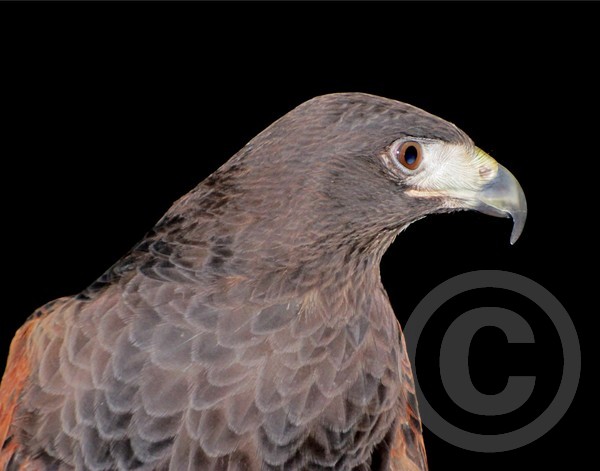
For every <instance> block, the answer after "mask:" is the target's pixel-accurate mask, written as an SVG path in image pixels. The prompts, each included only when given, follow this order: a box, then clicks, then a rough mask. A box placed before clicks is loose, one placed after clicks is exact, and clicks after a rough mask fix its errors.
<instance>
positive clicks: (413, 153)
mask: <svg viewBox="0 0 600 471" xmlns="http://www.w3.org/2000/svg"><path fill="white" fill-rule="evenodd" d="M394 156H395V157H396V160H397V161H398V162H399V163H400V164H401V165H402V166H403V167H405V168H407V169H408V170H416V169H417V168H419V165H421V162H422V160H423V151H422V149H421V145H420V144H419V143H418V142H415V141H406V142H403V143H402V145H401V146H399V147H397V148H396V150H395V151H394Z"/></svg>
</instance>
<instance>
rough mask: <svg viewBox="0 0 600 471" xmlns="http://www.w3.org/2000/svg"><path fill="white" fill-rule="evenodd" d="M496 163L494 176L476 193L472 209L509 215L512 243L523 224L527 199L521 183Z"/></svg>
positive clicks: (492, 214)
mask: <svg viewBox="0 0 600 471" xmlns="http://www.w3.org/2000/svg"><path fill="white" fill-rule="evenodd" d="M489 158H490V159H491V157H489ZM497 165H498V167H497V168H498V171H497V173H496V176H495V177H494V178H493V179H492V180H490V181H489V182H488V183H486V184H485V185H484V186H483V187H482V188H481V189H480V190H479V191H478V192H477V193H476V196H475V199H476V203H475V206H474V207H473V209H475V210H476V211H479V212H482V213H484V214H488V215H490V216H497V217H504V218H507V217H511V218H512V220H513V228H512V233H511V235H510V243H511V244H514V243H515V242H516V241H517V239H518V238H519V236H520V235H521V232H523V227H524V226H525V219H526V218H527V201H526V200H525V193H523V189H522V188H521V185H520V184H519V182H518V181H517V179H516V178H515V177H514V176H513V174H512V173H510V172H509V171H508V170H507V169H506V168H505V167H503V166H502V165H500V164H497Z"/></svg>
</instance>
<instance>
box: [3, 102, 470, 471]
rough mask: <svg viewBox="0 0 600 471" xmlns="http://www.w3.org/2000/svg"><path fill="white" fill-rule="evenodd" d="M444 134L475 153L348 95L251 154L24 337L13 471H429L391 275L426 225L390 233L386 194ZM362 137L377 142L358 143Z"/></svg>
mask: <svg viewBox="0 0 600 471" xmlns="http://www.w3.org/2000/svg"><path fill="white" fill-rule="evenodd" d="M317 100H318V99H317ZM409 117H410V119H409ZM407 123H408V124H409V125H410V126H409V127H410V129H408V130H407V129H405V128H406V126H408V124H407ZM440 123H442V124H440ZM432 125H436V126H434V128H435V129H434V131H433V134H435V135H434V136H433V137H439V138H443V139H446V140H451V139H454V140H459V141H460V140H462V139H466V137H465V136H464V135H463V134H462V133H461V132H460V131H458V130H457V129H456V128H455V127H453V126H452V125H450V124H448V123H445V122H443V121H441V120H439V119H438V118H435V117H432V116H431V115H428V114H427V113H425V112H422V111H420V110H417V109H415V108H412V107H410V106H409V105H404V104H400V103H397V102H391V101H389V100H385V99H379V98H377V97H370V96H368V95H361V94H347V95H336V96H332V97H322V98H321V102H320V103H319V102H317V101H313V102H312V104H311V102H308V103H307V104H304V105H301V106H300V107H298V108H297V109H296V110H294V111H293V112H291V113H289V114H288V115H286V116H285V117H283V118H281V119H280V120H279V121H277V122H276V123H274V124H273V125H272V126H271V127H269V128H267V129H266V130H265V131H264V132H263V133H261V134H260V135H259V136H257V137H256V138H255V139H253V140H252V141H251V142H250V143H248V145H246V146H245V147H244V148H243V149H242V150H241V151H240V152H238V154H236V155H235V156H234V157H233V158H232V159H231V160H230V161H229V162H227V163H226V164H225V165H224V166H223V167H221V169H219V170H218V171H217V172H215V173H214V174H213V175H211V176H210V177H209V178H208V179H206V180H205V181H204V182H203V183H201V184H200V185H199V186H198V187H197V188H195V189H194V190H193V191H192V192H190V193H188V194H187V195H185V196H184V197H183V198H181V199H180V200H179V201H177V202H176V203H175V204H174V205H173V206H172V208H171V209H170V210H169V211H168V212H167V214H166V215H165V216H164V217H163V219H161V221H159V223H158V224H157V225H156V226H155V228H154V229H153V230H152V231H151V232H150V233H148V234H147V235H146V237H145V238H144V239H143V240H142V241H141V242H140V243H139V244H137V245H136V246H135V247H134V248H133V249H132V250H131V251H130V252H129V253H128V254H127V255H126V256H125V257H123V258H122V259H121V260H120V261H119V262H118V263H117V264H116V265H115V266H113V267H112V268H111V269H110V270H108V271H107V272H106V273H105V274H104V275H103V276H102V277H101V278H100V279H99V280H98V281H97V282H96V283H94V284H93V285H91V286H90V287H89V288H88V289H86V290H84V291H83V292H82V293H81V294H79V295H78V296H75V297H71V298H63V299H62V300H60V301H59V302H57V303H55V304H54V305H52V306H50V307H49V308H47V309H46V310H45V314H43V315H41V316H38V317H35V318H34V319H32V320H31V321H29V323H28V324H26V325H25V326H24V327H23V329H22V330H21V331H20V334H18V335H17V337H16V338H15V341H14V342H13V346H12V350H11V357H10V358H9V363H8V368H7V371H6V373H5V376H4V379H3V383H2V389H1V390H0V391H1V394H0V398H1V399H2V409H0V433H1V434H0V438H1V439H3V441H2V443H3V448H2V451H1V452H0V464H1V465H2V466H0V469H9V470H17V469H53V470H54V469H57V470H117V469H118V470H128V469H140V470H162V469H171V470H192V469H194V470H196V469H202V470H215V471H217V470H218V471H220V470H293V469H315V470H367V469H390V470H396V471H405V470H406V471H411V470H413V469H414V470H420V471H424V470H425V469H426V461H425V455H424V447H423V442H422V435H421V430H420V421H419V416H418V411H417V409H416V399H415V396H414V385H413V380H412V372H411V370H410V364H409V363H408V359H407V356H406V349H405V347H404V344H403V342H402V337H401V332H400V326H399V325H398V323H397V321H396V319H395V317H394V314H393V312H392V309H391V306H390V304H389V301H388V298H387V295H386V293H385V291H384V289H383V286H382V285H381V281H380V277H379V262H380V259H381V256H382V255H383V252H384V251H385V249H386V248H387V247H388V246H389V244H390V243H391V242H392V241H393V239H394V237H395V236H396V235H397V233H398V232H399V230H401V228H402V227H405V226H406V225H407V224H409V223H410V222H411V221H412V220H414V219H416V218H418V217H420V213H419V211H426V210H427V208H425V209H423V208H417V210H418V211H417V210H415V208H414V207H413V208H411V207H406V206H402V205H398V209H397V214H396V215H395V219H394V220H389V219H386V220H382V215H384V214H385V213H386V211H389V209H388V208H389V205H390V201H392V200H393V198H397V196H395V195H396V194H397V192H398V184H397V183H388V182H387V180H385V181H384V182H383V183H381V179H382V178H383V177H382V175H384V174H385V170H384V169H383V168H382V165H383V164H382V163H381V161H380V159H379V158H378V156H377V152H378V151H379V150H380V149H383V148H384V147H385V145H386V143H389V140H390V139H392V138H397V136H398V133H399V132H400V130H403V131H402V132H405V133H412V135H424V136H426V135H431V133H432V130H431V127H432ZM357 133H363V135H364V133H367V134H366V135H369V136H371V137H372V138H371V139H370V141H369V140H368V139H361V138H358V139H357V138H356V137H355V138H354V140H353V142H352V143H348V142H346V141H347V140H348V139H349V136H356V134H357ZM350 144H352V145H350ZM374 149H379V150H378V151H375V150H374ZM347 161H351V162H352V165H345V164H344V162H347ZM307 165H308V169H309V171H307ZM282 172H285V182H286V184H283V185H282ZM324 214H325V215H326V217H324V216H323V215H324ZM399 339H400V340H399ZM11 387H12V389H11ZM6 398H8V399H6Z"/></svg>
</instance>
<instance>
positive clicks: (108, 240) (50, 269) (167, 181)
mask: <svg viewBox="0 0 600 471" xmlns="http://www.w3.org/2000/svg"><path fill="white" fill-rule="evenodd" d="M5 6H6V7H7V8H4V7H5ZM2 10H4V13H3V14H2V15H1V16H2V19H1V20H0V22H2V29H1V30H2V33H1V34H2V36H3V37H2V45H3V53H2V58H1V59H0V60H1V61H2V62H1V64H0V77H1V78H0V80H1V81H2V89H1V90H2V93H1V105H0V115H1V116H2V124H1V131H0V132H1V142H0V156H1V164H0V169H1V170H0V171H1V175H2V185H0V188H1V190H2V221H3V223H2V234H3V244H2V249H3V250H2V271H3V273H4V281H3V293H2V297H3V309H2V314H1V315H2V317H1V321H0V322H1V324H0V325H1V334H2V338H1V341H0V346H1V349H2V352H1V355H0V356H2V358H4V357H5V355H6V352H7V351H8V345H9V341H10V338H11V337H12V335H13V334H14V331H15V330H16V329H17V328H18V327H19V326H20V325H21V324H22V322H23V321H24V320H25V318H26V317H27V316H28V315H29V314H30V313H31V312H32V311H33V310H34V309H35V308H36V307H37V306H40V305H42V304H44V303H45V302H47V301H49V300H51V299H54V298H57V297H60V296H63V295H68V294H72V293H77V292H78V291H80V290H81V289H83V288H84V287H85V286H87V285H88V284H89V283H91V282H92V281H93V280H94V279H95V278H96V277H97V276H99V275H100V274H101V273H102V272H103V271H104V270H105V269H106V268H107V267H108V266H110V265H111V264H112V263H113V262H114V261H116V260H117V259H118V258H119V257H120V256H121V255H123V254H124V253H125V252H126V251H127V250H128V249H129V248H130V247H131V246H132V245H133V244H134V243H135V242H136V241H137V240H138V239H140V238H141V237H142V235H143V234H144V232H145V231H146V230H148V229H149V228H150V227H151V226H152V225H153V223H154V222H156V221H157V220H158V219H159V217H160V216H161V215H162V214H163V213H164V212H165V211H166V209H167V208H168V207H169V205H170V203H171V202H173V201H174V200H175V199H177V198H178V197H179V196H181V195H182V194H184V193H185V192H187V191H189V190H190V189H191V188H192V187H193V186H194V185H195V184H197V183H198V182H199V181H201V180H202V179H204V178H205V177H206V176H208V175H209V174H210V173H211V172H212V171H214V170H215V169H216V168H217V167H218V166H219V165H220V164H222V163H223V162H225V161H226V160H227V158H229V157H230V156H231V155H232V154H233V153H234V152H235V151H237V150H238V149H239V148H240V147H241V146H243V145H244V144H245V143H246V142H247V141H248V140H249V139H251V138H252V137H253V136H254V135H255V134H257V133H258V132H259V131H261V130H262V129H263V128H264V127H266V126H267V125H268V124H270V123H271V122H272V121H273V120H274V119H276V118H277V117H279V116H280V115H282V114H284V113H285V112H287V111H289V110H290V109H292V108H293V107H294V106H296V105H298V104H299V103H301V102H303V101H304V100H306V99H309V98H311V97H313V96H315V95H319V94H323V93H329V92H337V91H364V92H369V93H374V94H378V95H383V96H387V97H390V98H395V99H398V100H402V101H406V102H409V103H412V104H414V105H417V106H419V107H422V108H424V109H426V110H428V111H430V112H432V113H434V114H437V115H439V116H441V117H443V118H445V119H448V120H450V121H452V122H454V123H455V124H457V125H458V126H459V127H461V128H462V129H464V130H465V131H466V132H467V133H468V134H469V135H470V136H471V137H472V138H473V139H474V140H475V142H476V143H477V144H478V145H479V146H480V147H481V148H483V149H485V150H486V151H488V152H489V153H491V154H492V155H493V156H494V157H496V158H497V159H498V160H499V161H500V162H501V163H503V164H504V165H505V166H506V167H507V168H509V169H510V170H511V171H512V172H513V173H514V174H515V175H516V176H517V177H518V179H519V180H520V182H521V184H522V186H523V188H524V190H525V193H526V195H527V198H528V204H529V219H528V222H527V225H526V227H525V231H524V233H523V236H522V238H521V240H519V241H518V243H517V244H516V245H515V246H510V245H509V243H508V237H509V233H510V222H509V221H508V220H502V219H495V218H490V217H486V216H483V215H480V214H476V213H460V214H453V215H444V216H435V217H430V218H427V219H425V220H423V221H420V222H418V223H417V224H415V225H413V226H411V227H410V228H409V229H408V230H407V231H406V232H405V233H404V234H402V235H401V236H400V237H399V238H398V240H397V241H396V243H395V244H394V245H393V246H392V247H391V249H390V250H389V251H388V253H387V255H386V256H385V258H384V261H383V263H382V277H383V281H384V284H385V285H386V288H387V290H388V293H389V295H390V299H391V301H392V303H393V305H394V308H395V310H396V312H397V313H398V317H399V318H400V320H401V322H402V323H403V324H404V323H405V322H406V319H407V318H408V316H409V315H410V313H411V311H412V310H413V309H414V307H415V306H416V305H417V303H418V302H419V300H420V299H422V297H423V296H424V295H425V294H427V293H428V292H429V291H430V290H431V289H432V288H433V287H435V286H436V285H437V284H438V283H440V282H442V281H444V280H446V279H448V278H449V277H451V276H453V275H457V274H460V273H463V272H466V271H470V270H477V269H501V270H508V271H512V272H516V273H519V274H522V275H524V276H527V277H530V278H531V279H533V280H535V281H536V282H538V283H540V284H542V285H543V286H544V287H545V288H547V289H548V290H549V291H551V292H552V293H553V294H554V295H555V296H556V297H557V298H558V299H559V300H560V301H561V302H562V303H563V305H564V306H565V307H566V309H567V310H568V311H569V313H570V315H571V317H572V318H573V321H574V323H575V326H576V327H577V330H578V332H579V336H580V341H581V344H582V353H583V370H582V380H581V382H580V387H579V391H578V394H577V396H576V398H575V401H574V403H573V405H572V406H571V408H570V409H569V411H568V413H567V414H566V416H565V417H564V418H563V419H562V420H561V422H560V423H559V424H558V425H557V426H556V427H554V428H553V429H552V430H551V431H550V432H548V433H547V434H546V435H544V436H543V437H542V438H541V439H539V440H537V441H536V442H534V443H533V444H531V445H528V446H526V447H523V448H520V449H518V450H515V451H511V452H506V453H501V454H479V453H473V452H469V451H465V450H462V449H459V448H456V447H454V446H452V445H449V444H447V443H445V442H444V441H442V440H441V439H439V438H438V437H436V436H435V435H433V434H432V433H430V432H429V431H428V430H426V432H425V439H426V445H427V449H428V455H429V461H430V466H431V469H432V470H434V471H435V470H441V469H448V468H451V469H455V468H459V469H465V470H470V469H473V470H476V469H477V470H478V469H507V468H509V467H510V468H511V469H529V468H530V467H532V466H535V468H536V469H537V468H548V469H561V468H565V469H581V468H582V467H583V463H584V460H585V459H586V458H587V457H586V456H585V455H586V453H588V452H589V450H590V449H589V448H588V446H589V444H591V440H587V439H586V437H587V436H588V435H587V433H586V431H585V427H586V423H588V422H590V423H593V422H594V419H593V417H592V413H593V414H594V415H596V412H595V408H594V407H593V406H592V405H591V404H589V403H586V399H587V397H586V396H589V391H591V390H593V389H594V386H592V384H591V383H590V380H589V379H588V378H589V377H590V376H594V374H595V366H594V365H595V362H596V358H595V357H592V356H591V355H593V353H592V352H591V351H590V350H591V349H592V348H593V346H594V345H593V340H594V335H595V331H594V328H593V326H592V325H591V321H592V320H593V318H594V317H595V316H596V315H597V307H596V305H595V304H594V303H593V300H594V295H595V291H594V290H595V286H594V285H595V284H596V281H597V275H596V272H595V266H596V262H597V252H596V250H595V248H594V247H593V245H594V243H595V240H596V239H597V237H596V232H597V229H596V228H595V227H594V225H593V222H594V220H595V216H596V214H595V210H596V203H595V201H596V196H595V195H596V193H597V188H598V181H597V166H596V165H595V163H596V160H597V159H598V157H599V150H598V134H599V133H598V114H597V107H598V104H599V100H598V74H597V72H595V71H594V70H593V69H594V68H595V67H596V66H597V62H598V39H597V35H596V33H595V32H594V30H595V29H596V26H597V25H596V24H595V22H594V17H596V18H597V13H598V11H597V9H594V8H592V7H591V6H587V5H584V4H578V5H574V6H573V5H567V4H544V5H538V4H527V5H514V4H489V5H488V4H486V5H484V4H445V3H444V4H430V3H427V4H422V5H421V4H328V5H326V6H319V5H299V4H292V5H266V4H262V5H256V4H255V5H241V4H236V5H231V4H226V5H215V4H212V5H187V4H186V5H184V4H177V5H164V4H146V5H138V4H129V5H126V6H116V5H100V4H90V5H66V4H62V5H52V6H50V5H35V6H31V5H30V6H25V5H19V6H17V5H3V8H2ZM485 305H496V306H502V307H506V308H510V309H513V310H515V311H516V312H519V313H520V314H521V315H522V316H523V317H525V318H526V319H527V320H528V321H529V322H530V323H531V325H532V328H533V330H534V332H535V335H536V344H535V345H529V346H525V345H508V344H507V343H506V340H505V338H504V337H503V335H502V333H500V331H497V330H494V329H483V330H482V331H481V332H480V333H479V334H477V336H476V337H475V339H474V342H473V345H472V349H471V372H472V375H473V381H474V383H475V385H476V386H477V387H478V388H479V389H480V390H481V391H483V392H486V393H495V392H499V391H501V390H502V389H503V388H504V385H505V384H506V379H507V375H509V374H529V375H537V377H538V379H537V387H536V391H535V393H534V395H533V396H532V397H531V399H530V401H529V402H528V403H527V404H526V406H524V407H523V408H522V410H519V411H517V412H515V413H513V414H510V415H509V416H506V417H498V418H491V419H485V420H482V419H481V418H480V417H475V416H471V415H469V414H467V413H466V412H464V411H460V410H459V409H457V407H456V406H455V405H454V404H453V403H452V402H451V400H450V399H448V397H447V395H446V394H445V393H444V391H443V389H442V387H441V382H440V380H439V372H438V370H437V366H436V361H437V360H436V355H437V353H436V348H437V349H438V350H437V351H439V338H441V337H440V335H441V333H443V331H444V329H445V327H447V326H448V325H449V323H450V322H451V321H452V320H453V319H454V318H456V317H457V316H458V315H460V313H462V312H464V311H465V310H467V309H470V308H473V307H479V306H485ZM434 321H435V322H434ZM433 324H435V325H434V326H433V327H428V329H429V334H428V335H424V337H423V338H422V340H421V343H420V344H419V356H418V360H419V366H418V368H417V370H418V373H419V378H420V379H421V384H422V386H423V388H424V390H425V392H426V394H427V397H428V398H429V400H430V402H431V403H432V404H433V405H434V407H436V409H437V410H438V412H440V413H441V414H442V415H443V416H444V417H446V418H447V419H449V420H452V421H453V423H455V424H456V425H457V426H460V427H462V428H465V429H469V430H472V431H480V432H483V433H494V432H496V433H498V432H504V431H510V430H512V429H514V428H517V427H519V426H522V425H524V424H525V423H527V422H528V421H530V420H532V419H533V418H534V417H536V416H537V415H538V414H539V413H540V412H541V411H542V410H543V409H544V408H545V406H547V404H548V403H549V401H550V400H551V399H552V397H553V395H554V393H555V392H556V389H557V387H558V382H559V380H560V372H561V354H560V346H559V341H558V337H557V335H556V333H555V332H554V331H553V329H552V325H551V324H549V322H548V321H547V319H546V318H545V316H544V314H543V312H541V311H540V310H539V308H537V307H536V306H535V305H534V304H533V303H531V302H530V301H527V300H526V299H524V298H522V297H521V296H519V295H516V294H510V293H506V292H502V291H499V290H480V291H478V292H476V293H470V294H467V295H463V296H461V297H458V298H456V299H454V300H452V302H450V303H448V304H447V305H446V306H444V308H443V309H441V310H440V311H439V312H438V313H436V315H435V316H434V318H433V319H432V325H433ZM436 339H437V340H436ZM436 341H437V343H436ZM590 343H591V344H592V345H590ZM589 370H592V371H589ZM592 411H593V412H592Z"/></svg>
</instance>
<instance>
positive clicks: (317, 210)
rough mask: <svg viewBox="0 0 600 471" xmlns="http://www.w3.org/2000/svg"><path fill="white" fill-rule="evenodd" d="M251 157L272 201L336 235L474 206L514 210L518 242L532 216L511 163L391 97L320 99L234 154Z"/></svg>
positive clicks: (253, 178)
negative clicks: (528, 214) (528, 216)
mask: <svg viewBox="0 0 600 471" xmlns="http://www.w3.org/2000/svg"><path fill="white" fill-rule="evenodd" d="M245 159H248V160H258V161H260V164H259V165H256V166H253V168H254V169H255V173H254V174H249V175H247V181H250V182H252V183H251V184H252V185H253V186H254V188H255V189H258V190H259V191H260V192H262V194H268V195H271V197H272V198H271V200H270V201H269V204H270V205H275V206H277V202H284V203H282V207H283V211H286V210H287V211H289V214H290V215H291V217H292V218H295V219H303V220H304V221H311V223H312V224H315V225H316V226H317V227H319V228H320V230H321V231H322V233H323V234H329V235H330V236H331V237H334V236H335V234H337V235H343V237H345V238H346V239H348V237H350V238H351V239H354V238H356V237H358V238H366V239H369V237H371V238H373V237H375V235H376V234H378V233H380V232H381V231H385V230H389V231H390V232H394V231H396V232H397V231H398V229H399V228H402V227H405V226H406V225H407V224H410V223H411V222H413V221H416V220H417V219H420V218H422V217H423V216H425V215H427V214H432V213H436V212H448V211H453V210H461V209H475V210H478V211H482V212H484V213H486V214H491V215H494V216H503V217H508V216H511V217H512V218H513V221H514V226H513V233H512V236H511V242H512V243H514V242H515V241H516V240H517V238H518V237H519V235H520V233H521V231H522V229H523V225H524V223H525V217H526V212H527V209H526V202H525V196H524V194H523V191H522V189H521V187H520V185H519V183H518V182H517V180H516V179H515V178H514V177H513V176H512V175H511V174H510V172H508V170H506V169H505V168H504V167H502V166H501V165H499V164H498V163H497V162H496V161H495V160H494V159H492V158H491V157H490V156H489V155H488V154H486V153H485V152H483V151H482V150H481V149H479V148H477V147H476V146H475V145H474V144H473V142H472V140H471V139H470V138H469V137H468V136H467V135H466V134H465V133H464V132H462V131H461V130H460V129H458V128H457V127H456V126H454V125H453V124H451V123H448V122H447V121H444V120H443V119H440V118H438V117H436V116H433V115H431V114H429V113H427V112H425V111H423V110H420V109H418V108H415V107H413V106H411V105H407V104H404V103H400V102H397V101H393V100H389V99H386V98H381V97H376V96H371V95H366V94H359V93H344V94H333V95H325V96H322V97H317V98H315V99H312V100H310V101H308V102H306V103H304V104H302V105H300V106H299V107H298V108H296V109H295V110H293V111H291V112H290V113H288V114H287V115H285V116H284V117H283V118H281V119H280V120H278V121H276V122H275V123H274V124H273V125H272V126H270V127H269V128H267V129H266V130H265V131H263V132H262V133H261V134H259V135H258V136H257V137H256V138H255V139H253V140H252V141H251V142H250V143H249V144H248V146H247V147H246V148H245V149H244V150H243V151H242V152H241V153H240V154H238V157H237V159H236V158H234V159H232V160H233V161H238V162H240V163H243V162H244V160H245ZM275 195H276V197H275V198H273V197H274V196H275ZM273 200H276V201H275V202H274V201H273ZM299 213H300V214H299ZM277 215H278V212H277V211H272V212H271V214H270V217H271V218H273V217H275V218H276V217H277ZM285 225H286V224H285V223H283V221H282V222H281V223H280V224H279V227H280V229H281V228H284V227H285Z"/></svg>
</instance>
